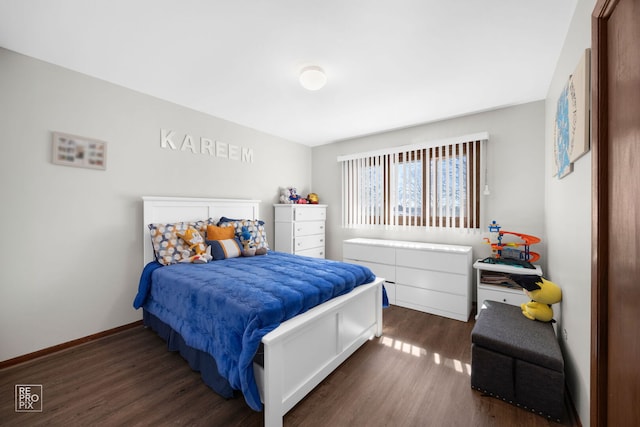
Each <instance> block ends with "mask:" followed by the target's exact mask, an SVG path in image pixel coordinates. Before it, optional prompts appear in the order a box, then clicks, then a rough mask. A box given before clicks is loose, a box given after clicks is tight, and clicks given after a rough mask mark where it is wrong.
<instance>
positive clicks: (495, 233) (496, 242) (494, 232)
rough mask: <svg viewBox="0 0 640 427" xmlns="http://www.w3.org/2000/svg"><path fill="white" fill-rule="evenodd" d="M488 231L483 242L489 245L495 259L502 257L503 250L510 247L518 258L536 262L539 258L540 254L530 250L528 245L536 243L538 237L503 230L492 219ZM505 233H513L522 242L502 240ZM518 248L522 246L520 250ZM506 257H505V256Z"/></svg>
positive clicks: (538, 241)
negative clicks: (487, 235)
mask: <svg viewBox="0 0 640 427" xmlns="http://www.w3.org/2000/svg"><path fill="white" fill-rule="evenodd" d="M489 233H490V234H491V237H490V238H488V237H485V238H484V243H486V244H488V245H491V251H492V254H493V257H494V258H496V259H500V258H502V257H503V253H502V252H503V251H508V250H509V249H512V250H513V251H515V252H516V253H517V254H518V258H519V259H520V260H522V261H527V262H536V261H537V260H539V259H540V254H538V253H536V252H531V251H530V250H529V246H530V245H535V244H536V243H540V238H539V237H536V236H530V235H528V234H522V233H515V232H513V231H503V230H502V227H500V225H499V224H498V223H497V222H495V221H492V222H491V224H489ZM505 234H509V235H513V236H516V237H519V238H520V239H522V242H506V243H503V242H502V238H503V236H504V235H505ZM518 248H523V249H522V250H520V249H518ZM505 258H506V257H505Z"/></svg>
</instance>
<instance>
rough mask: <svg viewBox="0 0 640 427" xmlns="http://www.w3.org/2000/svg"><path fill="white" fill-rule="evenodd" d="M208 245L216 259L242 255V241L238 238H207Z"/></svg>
mask: <svg viewBox="0 0 640 427" xmlns="http://www.w3.org/2000/svg"><path fill="white" fill-rule="evenodd" d="M207 245H209V249H210V250H211V256H212V257H213V259H214V260H216V261H218V260H221V259H227V258H236V257H239V256H240V255H242V249H241V247H240V242H238V240H236V239H224V240H207Z"/></svg>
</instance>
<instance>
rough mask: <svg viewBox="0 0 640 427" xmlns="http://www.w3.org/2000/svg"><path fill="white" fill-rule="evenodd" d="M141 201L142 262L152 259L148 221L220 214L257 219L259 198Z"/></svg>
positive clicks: (202, 217) (172, 220)
mask: <svg viewBox="0 0 640 427" xmlns="http://www.w3.org/2000/svg"><path fill="white" fill-rule="evenodd" d="M142 201H143V209H142V234H143V237H142V242H143V259H142V261H143V266H144V265H146V264H147V263H149V262H151V261H153V260H154V255H153V246H152V245H151V237H150V236H149V227H148V226H149V224H152V223H156V222H163V223H171V222H181V221H198V220H203V219H208V218H214V219H218V218H220V217H223V216H226V217H227V218H237V219H259V206H260V200H247V199H204V198H190V197H150V196H145V197H143V198H142Z"/></svg>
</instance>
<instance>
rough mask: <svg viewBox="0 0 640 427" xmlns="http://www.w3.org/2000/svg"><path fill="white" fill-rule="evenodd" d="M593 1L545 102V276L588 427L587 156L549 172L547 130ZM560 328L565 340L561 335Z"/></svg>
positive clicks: (583, 7) (575, 27) (586, 36)
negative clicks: (555, 293)
mask: <svg viewBox="0 0 640 427" xmlns="http://www.w3.org/2000/svg"><path fill="white" fill-rule="evenodd" d="M594 6H595V0H579V1H578V3H577V6H576V10H575V13H574V17H573V20H572V22H571V26H570V28H569V32H568V35H567V38H566V41H565V44H564V47H563V49H562V52H561V55H560V58H559V61H558V64H557V66H556V71H555V73H554V77H553V80H552V82H551V85H550V87H549V92H548V95H547V99H546V107H545V110H546V118H545V169H546V172H545V175H544V178H545V195H546V197H545V229H546V234H547V236H548V245H547V247H548V254H549V257H548V258H549V260H548V263H547V264H548V269H547V273H548V277H549V278H550V279H551V280H552V281H554V282H555V283H557V284H558V285H559V286H560V287H562V292H563V300H562V303H561V313H562V315H561V316H560V317H559V321H558V325H557V326H558V330H559V331H560V334H559V336H560V337H561V340H560V344H561V347H562V351H563V354H564V358H565V368H566V377H567V385H568V388H569V393H570V394H571V397H572V400H573V402H574V404H575V405H576V410H577V411H578V415H579V416H580V420H581V421H582V425H584V426H588V425H589V382H590V359H589V358H590V354H591V343H590V337H591V329H590V325H591V153H590V152H589V153H587V155H585V156H584V157H582V158H580V159H578V161H577V162H576V163H575V164H574V168H573V173H571V174H570V175H568V176H566V177H564V178H562V179H557V178H555V177H552V174H553V168H554V163H553V127H554V116H555V111H556V102H557V99H558V96H559V95H560V92H561V91H562V89H563V87H564V85H565V84H566V82H567V79H568V78H569V75H570V74H571V73H573V70H574V69H575V67H576V66H577V65H578V62H579V60H580V57H581V55H582V54H583V52H584V50H585V49H586V48H588V47H590V46H591V13H592V12H593V9H594ZM564 330H566V339H565V338H564V333H563V331H564Z"/></svg>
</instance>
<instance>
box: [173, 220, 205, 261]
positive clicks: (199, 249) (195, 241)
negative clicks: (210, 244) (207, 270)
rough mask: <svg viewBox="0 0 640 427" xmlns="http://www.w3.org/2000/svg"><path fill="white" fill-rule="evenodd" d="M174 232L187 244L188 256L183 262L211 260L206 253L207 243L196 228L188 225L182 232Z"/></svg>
mask: <svg viewBox="0 0 640 427" xmlns="http://www.w3.org/2000/svg"><path fill="white" fill-rule="evenodd" d="M176 234H177V235H178V237H180V238H181V239H182V240H184V241H185V242H186V243H187V244H188V245H189V251H190V256H189V257H188V258H187V259H186V260H185V262H193V263H196V264H204V263H207V262H209V261H211V259H212V258H211V255H209V254H207V245H206V244H205V242H204V239H203V238H202V235H201V234H200V232H199V231H198V230H196V229H195V228H193V227H189V228H188V229H187V231H185V232H184V233H179V232H178V233H176Z"/></svg>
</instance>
